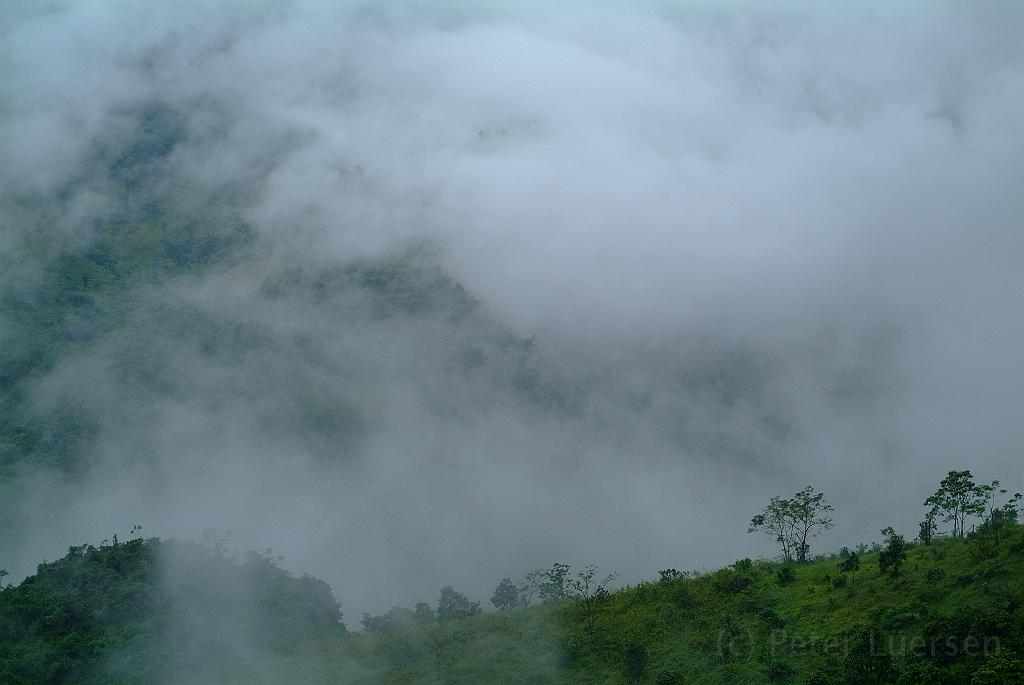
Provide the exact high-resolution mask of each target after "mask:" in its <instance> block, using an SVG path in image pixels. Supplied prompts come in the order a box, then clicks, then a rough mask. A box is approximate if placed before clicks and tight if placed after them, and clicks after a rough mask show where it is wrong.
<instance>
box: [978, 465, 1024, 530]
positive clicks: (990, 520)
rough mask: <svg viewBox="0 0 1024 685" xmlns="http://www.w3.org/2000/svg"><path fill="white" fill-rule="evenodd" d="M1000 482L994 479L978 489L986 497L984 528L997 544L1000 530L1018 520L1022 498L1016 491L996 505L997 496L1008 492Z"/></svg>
mask: <svg viewBox="0 0 1024 685" xmlns="http://www.w3.org/2000/svg"><path fill="white" fill-rule="evenodd" d="M1000 485H1001V484H1000V482H999V481H997V480H994V481H992V482H991V483H989V484H988V485H979V486H978V490H979V491H980V492H981V495H982V497H983V498H984V501H985V504H984V513H985V514H986V515H985V522H984V524H982V527H983V529H984V530H986V531H987V532H988V533H989V534H991V535H992V538H993V539H994V540H995V542H996V544H999V530H1000V529H1001V528H1004V527H1005V526H1007V525H1013V524H1015V523H1016V522H1017V507H1018V506H1019V503H1020V500H1021V494H1020V493H1019V492H1016V493H1014V494H1013V496H1012V497H1010V498H1008V499H1007V501H1006V503H1005V504H1003V505H1002V506H996V498H997V497H998V496H1000V495H1005V494H1007V490H1006V489H1004V488H1001V487H1000Z"/></svg>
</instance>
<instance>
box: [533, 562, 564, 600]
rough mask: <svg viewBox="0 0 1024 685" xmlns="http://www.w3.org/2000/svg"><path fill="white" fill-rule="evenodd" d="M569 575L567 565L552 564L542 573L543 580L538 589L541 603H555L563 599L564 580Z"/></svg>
mask: <svg viewBox="0 0 1024 685" xmlns="http://www.w3.org/2000/svg"><path fill="white" fill-rule="evenodd" d="M568 575H569V565H568V564H558V563H555V564H552V566H551V568H549V569H547V570H546V571H544V572H543V580H542V581H541V583H540V586H539V587H538V592H539V593H540V599H541V601H542V602H557V601H558V600H560V599H565V596H566V593H565V580H566V578H567V577H568Z"/></svg>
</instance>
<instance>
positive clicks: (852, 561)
mask: <svg viewBox="0 0 1024 685" xmlns="http://www.w3.org/2000/svg"><path fill="white" fill-rule="evenodd" d="M839 558H840V559H841V561H840V562H839V572H840V573H849V574H850V587H851V588H852V587H853V581H854V580H855V579H856V576H857V570H858V569H859V568H860V555H859V554H857V553H856V552H851V551H850V549H849V548H847V547H843V548H842V549H841V550H839Z"/></svg>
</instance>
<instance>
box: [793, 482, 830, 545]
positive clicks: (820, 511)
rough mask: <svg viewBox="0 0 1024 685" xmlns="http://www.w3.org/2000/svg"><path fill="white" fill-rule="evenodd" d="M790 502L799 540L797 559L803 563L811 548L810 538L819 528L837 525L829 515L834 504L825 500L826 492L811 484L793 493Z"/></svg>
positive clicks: (826, 528)
mask: <svg viewBox="0 0 1024 685" xmlns="http://www.w3.org/2000/svg"><path fill="white" fill-rule="evenodd" d="M789 502H790V505H789V508H790V512H791V515H792V517H793V530H794V532H795V534H796V535H795V538H796V540H797V549H796V560H797V561H799V562H801V563H802V562H805V561H807V552H808V551H809V550H810V545H809V544H808V543H807V540H808V538H809V537H814V536H815V535H817V534H818V530H828V529H829V528H832V527H834V526H835V523H833V522H832V517H831V516H829V515H828V513H829V512H830V511H832V505H831V504H829V503H828V502H826V501H825V495H824V494H822V493H820V492H818V493H816V492H814V488H812V487H811V486H810V485H808V486H807V487H806V488H804V489H803V490H801V491H800V492H798V493H796V494H795V495H793V498H792V499H791V500H789Z"/></svg>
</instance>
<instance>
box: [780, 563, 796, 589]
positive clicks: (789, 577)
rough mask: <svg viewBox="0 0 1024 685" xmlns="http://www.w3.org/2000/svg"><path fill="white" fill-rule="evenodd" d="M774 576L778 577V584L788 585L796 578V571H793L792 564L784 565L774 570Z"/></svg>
mask: <svg viewBox="0 0 1024 685" xmlns="http://www.w3.org/2000/svg"><path fill="white" fill-rule="evenodd" d="M775 577H776V578H777V579H778V581H779V585H789V584H790V583H792V582H793V581H794V580H796V573H794V572H793V567H792V566H789V565H786V566H783V567H782V568H780V569H779V570H778V571H777V572H776V574H775Z"/></svg>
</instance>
